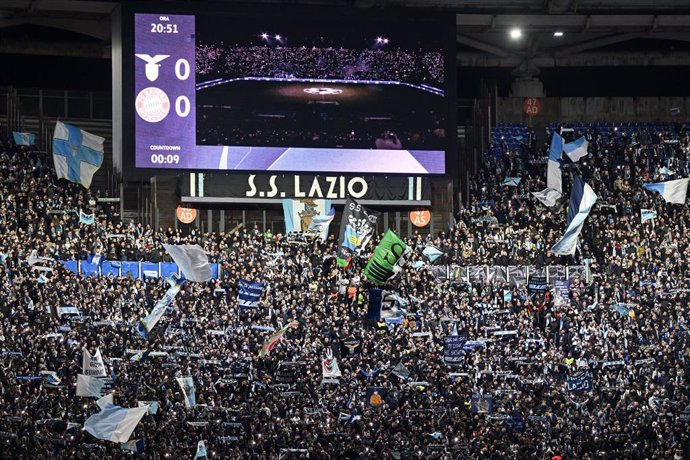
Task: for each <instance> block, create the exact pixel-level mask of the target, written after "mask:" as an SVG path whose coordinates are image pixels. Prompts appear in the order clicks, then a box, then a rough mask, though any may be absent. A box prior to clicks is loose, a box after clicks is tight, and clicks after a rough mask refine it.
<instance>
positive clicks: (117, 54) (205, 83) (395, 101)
mask: <svg viewBox="0 0 690 460" xmlns="http://www.w3.org/2000/svg"><path fill="white" fill-rule="evenodd" d="M165 6H166V7H167V8H166V9H165V10H162V9H160V6H159V5H156V6H155V7H151V6H150V5H146V7H143V6H142V7H138V6H137V4H132V3H125V4H123V5H122V6H121V7H120V10H119V14H118V15H117V19H114V21H113V24H114V31H113V50H114V51H113V76H114V78H113V86H114V93H115V94H114V98H117V99H118V100H117V101H116V102H114V106H113V108H114V111H113V117H114V133H113V137H114V148H115V156H116V159H115V162H116V169H119V170H121V171H122V172H123V174H124V176H125V178H130V177H145V176H147V175H148V176H151V175H154V174H159V173H162V172H165V171H170V172H179V171H180V170H187V171H206V172H212V171H217V172H244V173H268V174H275V173H295V174H299V173H307V174H335V173H337V174H346V175H347V174H351V175H361V174H367V175H371V174H381V175H384V174H385V175H396V174H399V175H406V176H410V175H415V176H419V175H444V174H446V173H447V172H449V162H448V158H449V155H448V154H449V152H450V151H452V149H453V148H454V145H455V142H454V141H455V139H454V136H453V135H452V134H453V133H455V116H454V105H455V104H454V102H455V51H454V41H453V36H454V27H455V21H454V15H452V14H438V13H433V14H419V12H418V11H415V12H412V13H411V12H409V11H402V10H383V11H366V10H364V11H362V10H354V9H348V10H342V9H337V10H336V9H330V8H308V9H304V8H303V7H285V6H273V7H271V8H270V9H266V8H264V7H260V6H256V7H250V8H247V7H245V8H243V9H242V10H241V11H239V10H238V11H231V10H227V8H225V7H222V6H221V7H216V8H214V7H208V5H206V7H203V8H202V6H201V5H196V6H195V7H196V8H197V10H196V11H190V10H189V9H186V10H179V9H178V8H180V7H179V6H175V5H165ZM183 7H186V8H190V7H191V6H190V5H183ZM223 8H225V9H223ZM336 18H337V20H336ZM118 154H120V155H121V156H119V157H118ZM117 163H119V165H118V164H117ZM451 169H452V168H451Z"/></svg>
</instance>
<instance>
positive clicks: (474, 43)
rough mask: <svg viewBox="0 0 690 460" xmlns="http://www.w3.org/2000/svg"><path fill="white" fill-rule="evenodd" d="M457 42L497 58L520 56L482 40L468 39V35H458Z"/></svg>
mask: <svg viewBox="0 0 690 460" xmlns="http://www.w3.org/2000/svg"><path fill="white" fill-rule="evenodd" d="M456 40H457V42H458V43H460V44H461V45H466V46H469V47H471V48H475V49H478V50H481V51H484V52H487V53H490V54H495V55H496V56H500V57H508V56H515V57H519V55H517V54H515V53H513V52H510V51H506V50H504V49H503V48H500V47H498V46H495V45H491V44H489V43H485V42H483V41H480V40H476V39H474V38H470V37H468V36H466V35H462V34H456Z"/></svg>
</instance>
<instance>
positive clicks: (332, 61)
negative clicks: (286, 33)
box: [196, 43, 444, 88]
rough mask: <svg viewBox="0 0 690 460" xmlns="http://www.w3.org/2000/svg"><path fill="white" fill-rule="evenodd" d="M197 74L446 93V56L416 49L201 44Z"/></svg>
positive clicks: (197, 51)
mask: <svg viewBox="0 0 690 460" xmlns="http://www.w3.org/2000/svg"><path fill="white" fill-rule="evenodd" d="M196 71H197V73H198V74H199V75H202V76H218V77H222V78H243V77H271V78H331V79H333V78H335V79H345V80H386V81H399V82H408V83H423V84H427V85H431V86H436V87H438V88H443V81H444V68H443V53H441V52H427V53H419V52H414V51H410V50H402V49H398V50H369V49H364V50H356V49H346V48H332V47H329V48H321V47H306V46H302V47H289V46H267V45H265V46H235V47H232V48H223V47H220V46H218V45H213V44H210V45H209V44H203V43H200V44H198V45H197V47H196Z"/></svg>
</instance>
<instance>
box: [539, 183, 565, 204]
mask: <svg viewBox="0 0 690 460" xmlns="http://www.w3.org/2000/svg"><path fill="white" fill-rule="evenodd" d="M532 195H534V197H535V198H536V199H537V200H539V201H541V202H542V203H544V205H545V206H548V207H549V208H551V207H553V206H556V202H558V200H560V199H561V197H562V196H563V194H561V192H559V191H558V190H554V189H552V188H548V187H547V188H545V189H544V190H542V191H541V192H532Z"/></svg>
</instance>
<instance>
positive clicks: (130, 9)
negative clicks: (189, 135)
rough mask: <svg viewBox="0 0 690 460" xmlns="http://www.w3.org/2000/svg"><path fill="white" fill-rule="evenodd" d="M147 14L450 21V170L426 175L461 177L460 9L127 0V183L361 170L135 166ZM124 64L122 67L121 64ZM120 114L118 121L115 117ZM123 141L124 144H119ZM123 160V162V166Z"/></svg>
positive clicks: (123, 72)
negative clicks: (137, 40)
mask: <svg viewBox="0 0 690 460" xmlns="http://www.w3.org/2000/svg"><path fill="white" fill-rule="evenodd" d="M138 13H142V14H191V15H197V14H210V13H211V14H212V13H218V14H227V15H229V16H235V17H239V18H241V17H242V16H250V17H256V16H258V15H266V14H270V15H271V16H279V17H285V18H288V19H287V20H289V18H290V17H300V18H305V17H306V18H315V19H321V18H323V16H325V15H332V16H333V17H337V18H341V19H342V18H345V20H350V21H353V22H354V21H356V20H357V18H358V17H361V16H362V15H367V17H368V18H370V19H374V20H375V19H376V18H377V17H381V18H383V17H385V18H386V19H387V20H390V18H391V16H392V15H394V16H395V17H396V18H400V19H401V20H405V21H410V22H413V21H424V22H431V21H438V22H439V23H442V22H443V21H445V22H446V23H447V24H448V25H447V26H444V27H443V29H444V30H447V33H446V34H445V35H447V37H444V38H442V42H443V44H444V49H443V52H444V65H445V69H444V70H445V88H444V89H445V92H446V96H445V100H446V104H445V105H446V139H447V141H446V150H445V173H443V174H426V175H425V176H426V177H446V176H450V177H456V176H457V170H458V164H459V161H458V140H457V110H456V105H457V64H456V58H457V56H456V44H455V30H456V20H455V13H453V12H451V11H442V10H438V9H435V10H433V9H426V8H424V9H422V8H400V7H390V8H389V7H385V8H376V9H374V8H372V9H361V8H344V7H330V6H321V5H319V6H309V5H285V4H272V5H266V4H251V5H241V6H238V5H228V4H227V3H223V4H221V3H217V2H204V3H195V4H194V7H192V4H190V3H183V4H179V3H169V4H165V3H146V2H123V3H122V4H121V5H119V6H118V8H117V11H115V12H114V13H113V16H114V17H116V15H119V18H118V20H113V48H112V49H113V61H112V62H113V89H114V91H113V119H114V122H113V139H114V142H113V148H114V149H116V148H117V146H118V145H119V146H120V152H117V151H115V152H114V162H115V169H116V170H118V169H119V170H120V172H121V174H122V177H123V179H124V180H127V181H146V180H150V178H151V177H154V176H174V175H178V176H179V175H180V174H185V173H190V172H203V173H215V174H228V175H230V176H232V175H233V174H242V175H246V174H285V175H289V174H295V175H298V174H317V175H318V174H321V175H324V174H338V175H346V176H357V175H361V174H358V173H350V172H342V171H333V172H329V173H320V172H313V171H308V170H307V171H263V170H218V169H187V168H139V167H137V166H136V154H135V142H136V139H135V117H136V112H135V109H134V15H135V14H138ZM118 64H120V65H118ZM116 117H117V118H118V120H115V119H116ZM118 139H119V141H120V142H117V141H118ZM118 163H119V164H118ZM367 175H372V176H381V177H384V176H409V175H410V174H409V173H390V172H385V171H381V172H368V173H367Z"/></svg>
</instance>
